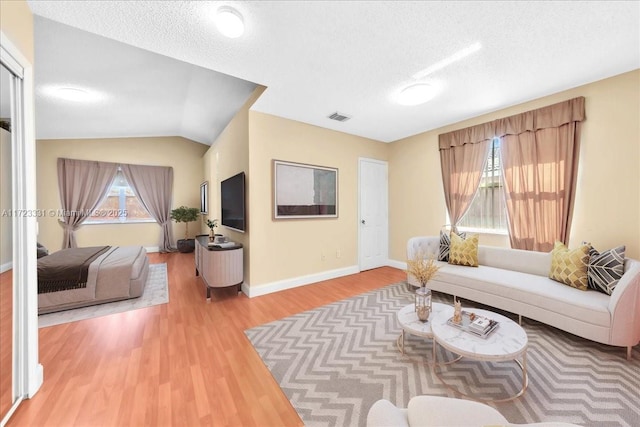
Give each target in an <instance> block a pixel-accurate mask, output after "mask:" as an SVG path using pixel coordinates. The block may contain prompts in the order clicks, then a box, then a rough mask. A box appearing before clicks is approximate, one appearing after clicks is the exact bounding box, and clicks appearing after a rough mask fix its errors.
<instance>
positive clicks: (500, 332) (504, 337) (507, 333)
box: [430, 308, 529, 402]
mask: <svg viewBox="0 0 640 427" xmlns="http://www.w3.org/2000/svg"><path fill="white" fill-rule="evenodd" d="M464 311H466V312H471V313H475V314H476V315H479V316H484V317H487V318H489V319H493V320H496V321H498V322H499V326H498V327H497V328H496V329H495V330H494V331H493V332H491V334H489V335H488V336H487V337H486V338H481V337H479V336H475V335H473V334H471V333H469V332H466V331H463V330H460V329H458V328H456V327H454V326H451V325H449V324H447V320H449V319H450V318H451V317H452V315H453V309H452V310H451V312H450V313H444V312H443V313H441V314H438V315H436V316H434V317H433V318H432V319H430V320H431V331H432V334H433V341H434V343H433V362H434V363H433V364H434V366H433V371H434V374H435V375H436V376H437V377H438V379H439V380H440V381H441V382H442V383H443V384H444V385H446V386H447V387H449V388H450V389H451V390H453V391H455V392H457V393H458V394H461V395H463V396H465V397H468V398H470V399H474V400H479V401H491V402H505V401H509V400H513V399H515V398H517V397H520V396H522V395H523V394H524V392H525V390H526V388H527V385H528V377H527V346H528V342H529V341H528V338H527V333H526V332H525V330H524V329H522V327H521V326H520V325H518V324H517V323H516V322H514V321H513V320H511V319H509V318H508V317H505V316H502V315H500V314H498V313H494V312H492V311H488V310H481V309H475V308H467V309H464ZM436 344H439V345H440V346H442V347H444V348H445V349H447V350H449V351H451V352H452V353H455V354H457V355H460V356H461V357H467V358H470V359H474V360H480V361H488V362H502V361H511V360H513V361H515V362H516V363H517V364H518V365H519V366H520V369H521V370H522V389H520V391H519V392H518V393H517V394H515V395H514V396H511V397H508V398H505V399H499V400H491V399H487V400H484V399H479V398H477V397H476V396H469V395H466V394H464V393H462V392H460V391H459V390H457V389H455V388H453V387H451V386H449V385H448V384H447V383H446V382H445V381H444V380H443V379H442V377H441V376H440V373H439V372H438V367H439V365H443V364H438V363H437V357H436ZM519 359H522V362H521V361H520V360H519Z"/></svg>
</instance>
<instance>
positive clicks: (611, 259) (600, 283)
mask: <svg viewBox="0 0 640 427" xmlns="http://www.w3.org/2000/svg"><path fill="white" fill-rule="evenodd" d="M625 249H626V248H625V246H618V247H617V248H613V249H609V250H606V251H604V252H598V251H597V250H596V249H595V248H594V247H593V246H591V247H590V249H589V267H588V269H587V286H588V287H589V289H593V290H595V291H599V292H604V293H605V294H607V295H611V294H612V293H613V290H614V289H615V287H616V285H617V284H618V282H619V281H620V279H622V275H623V274H624V251H625Z"/></svg>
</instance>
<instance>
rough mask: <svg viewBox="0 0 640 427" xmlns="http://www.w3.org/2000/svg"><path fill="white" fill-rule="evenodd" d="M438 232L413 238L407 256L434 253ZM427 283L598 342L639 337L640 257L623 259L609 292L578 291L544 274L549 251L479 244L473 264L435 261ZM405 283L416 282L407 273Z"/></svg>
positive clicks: (632, 341)
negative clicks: (432, 275) (619, 274)
mask: <svg viewBox="0 0 640 427" xmlns="http://www.w3.org/2000/svg"><path fill="white" fill-rule="evenodd" d="M439 247H440V238H439V237H438V236H426V237H413V238H411V239H409V241H408V243H407V256H408V259H411V258H413V257H414V256H415V254H416V253H417V251H421V252H422V253H426V254H428V255H434V256H436V258H437V254H438V250H439ZM438 264H439V265H440V267H441V268H440V270H439V271H438V273H437V274H436V276H435V278H434V279H432V280H430V281H429V283H428V287H429V288H430V289H432V290H435V291H440V292H444V293H447V294H451V295H454V296H456V297H460V298H465V299H469V300H472V301H476V302H478V303H481V304H486V305H488V306H491V307H496V308H499V309H502V310H506V311H509V312H511V313H515V314H518V315H519V316H524V317H528V318H530V319H534V320H537V321H540V322H542V323H546V324H548V325H551V326H554V327H556V328H558V329H562V330H564V331H567V332H570V333H572V334H575V335H577V336H580V337H583V338H586V339H589V340H592V341H596V342H599V343H603V344H608V345H613V346H621V347H626V348H627V359H630V358H631V348H632V347H633V346H634V345H636V344H638V342H640V262H639V261H637V260H633V259H629V258H627V259H625V265H624V271H625V272H624V275H623V276H622V279H621V280H620V281H619V282H618V284H617V286H616V287H615V289H614V291H613V293H612V295H610V296H609V295H607V294H604V293H601V292H597V291H593V290H587V291H581V290H578V289H575V288H572V287H570V286H566V285H563V284H561V283H558V282H556V281H554V280H551V279H549V278H548V275H549V270H550V267H551V253H543V252H533V251H524V250H519V249H507V248H498V247H491V246H482V245H480V246H479V247H478V264H479V266H478V267H465V266H459V265H451V264H448V263H446V262H441V261H438ZM407 280H408V282H409V283H410V284H412V285H414V286H419V284H418V282H417V281H416V280H415V278H414V277H413V276H411V275H410V274H409V275H408V278H407Z"/></svg>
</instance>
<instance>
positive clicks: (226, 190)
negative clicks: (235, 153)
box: [220, 172, 247, 231]
mask: <svg viewBox="0 0 640 427" xmlns="http://www.w3.org/2000/svg"><path fill="white" fill-rule="evenodd" d="M220 208H221V210H222V215H221V217H222V225H224V226H225V227H229V228H232V229H234V230H237V231H245V230H246V226H247V222H246V219H245V214H246V211H245V200H244V172H240V173H239V174H237V175H234V176H232V177H230V178H227V179H225V180H223V181H222V182H220Z"/></svg>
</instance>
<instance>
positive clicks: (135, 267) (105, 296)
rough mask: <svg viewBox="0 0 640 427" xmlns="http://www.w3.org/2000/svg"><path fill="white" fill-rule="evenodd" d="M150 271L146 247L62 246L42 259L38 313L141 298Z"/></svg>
mask: <svg viewBox="0 0 640 427" xmlns="http://www.w3.org/2000/svg"><path fill="white" fill-rule="evenodd" d="M148 274H149V259H148V258H147V251H146V250H145V249H144V247H142V246H93V247H89V248H70V249H62V250H60V251H57V252H54V253H52V254H50V255H47V256H43V257H42V258H38V314H45V313H52V312H55V311H62V310H69V309H72V308H78V307H85V306H89V305H95V304H102V303H106V302H112V301H119V300H124V299H129V298H137V297H139V296H141V295H142V292H143V291H144V286H145V284H146V282H147V276H148Z"/></svg>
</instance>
